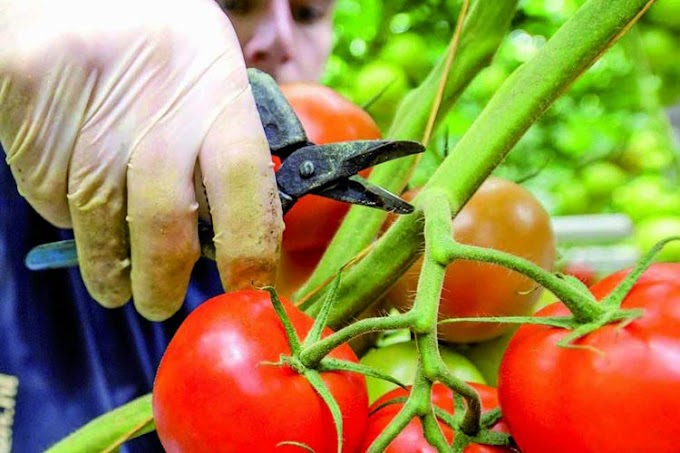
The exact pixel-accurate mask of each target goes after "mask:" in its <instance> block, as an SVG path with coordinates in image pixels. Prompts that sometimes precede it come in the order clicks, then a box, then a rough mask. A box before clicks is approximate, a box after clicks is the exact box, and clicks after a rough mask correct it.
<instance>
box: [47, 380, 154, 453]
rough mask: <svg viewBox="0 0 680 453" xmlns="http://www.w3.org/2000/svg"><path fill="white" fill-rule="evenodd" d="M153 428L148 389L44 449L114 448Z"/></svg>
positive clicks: (51, 452)
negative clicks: (145, 392) (142, 394)
mask: <svg viewBox="0 0 680 453" xmlns="http://www.w3.org/2000/svg"><path fill="white" fill-rule="evenodd" d="M154 429H155V425H154V422H153V410H152V407H151V394H150V393H149V394H146V395H144V396H141V397H139V398H137V399H134V400H132V401H130V402H129V403H127V404H125V405H123V406H120V407H118V408H116V409H114V410H112V411H110V412H107V413H105V414H103V415H101V416H99V417H97V418H95V419H94V420H92V421H90V422H89V423H87V424H86V425H84V426H83V427H81V428H80V429H78V430H77V431H75V432H74V433H73V434H71V435H69V436H68V437H65V438H64V439H62V440H60V441H59V442H58V443H56V444H54V445H53V446H52V447H50V448H49V449H48V450H47V452H49V453H62V452H63V453H70V452H74V451H101V452H103V451H115V449H117V448H118V447H120V446H121V445H123V443H125V442H126V441H128V440H130V439H133V438H135V437H138V436H141V435H142V434H146V433H149V432H151V431H153V430H154Z"/></svg>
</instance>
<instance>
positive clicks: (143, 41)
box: [0, 0, 283, 320]
mask: <svg viewBox="0 0 680 453" xmlns="http://www.w3.org/2000/svg"><path fill="white" fill-rule="evenodd" d="M0 42H2V43H3V44H2V46H0V141H1V142H2V145H3V147H4V148H5V151H6V154H7V161H8V163H9V165H10V166H11V169H12V173H13V175H14V177H15V179H16V182H17V186H18V188H19V191H20V193H21V194H22V195H23V196H25V197H26V198H27V199H28V201H29V202H30V203H31V204H32V205H33V207H34V208H35V209H36V210H37V211H38V212H39V213H40V214H41V215H42V216H44V217H45V218H46V219H47V220H48V221H50V222H51V223H53V224H55V225H57V226H60V227H64V228H70V227H72V228H73V230H74V234H75V238H76V244H77V250H78V256H79V261H80V269H81V273H82V276H83V279H84V281H85V284H86V285H87V288H88V290H89V291H90V293H91V294H92V296H93V297H94V298H95V299H97V300H98V301H99V302H100V303H101V304H102V305H104V306H107V307H117V306H120V305H122V304H125V303H126V302H127V301H128V300H129V299H130V297H131V295H132V296H133V297H134V301H135V305H136V307H137V309H138V311H139V312H140V313H141V314H142V315H144V316H145V317H147V318H149V319H152V320H162V319H165V318H167V317H169V316H170V315H172V314H173V313H174V312H176V311H177V310H178V309H179V307H180V305H181V303H182V300H183V298H184V296H185V293H186V289H187V285H188V282H189V277H190V273H191V270H192V268H193V265H194V263H195V261H196V260H197V259H198V257H199V255H200V246H199V241H198V234H197V218H198V212H199V202H198V201H197V200H205V198H206V197H207V199H208V200H209V202H210V203H209V215H210V216H211V217H212V223H213V227H214V231H215V246H216V260H217V263H218V268H219V271H220V274H221V277H222V283H223V285H224V286H225V289H228V290H231V289H238V288H241V287H249V286H250V285H252V284H256V285H259V284H267V283H269V282H270V281H271V280H272V277H273V275H274V272H275V266H276V263H277V259H278V247H279V242H280V237H281V231H282V229H283V221H282V215H281V206H280V202H279V198H278V192H277V188H276V181H275V178H274V173H273V168H272V163H271V157H270V155H269V149H268V146H267V141H266V138H265V135H264V132H263V129H262V126H261V124H260V121H259V116H258V113H257V109H256V107H255V104H254V101H253V98H252V95H251V92H250V88H249V85H248V79H247V75H246V70H245V65H244V62H243V56H242V53H241V49H240V47H239V43H238V40H237V38H236V35H235V34H234V32H233V29H232V28H231V25H230V23H229V21H228V19H227V18H226V16H224V15H223V13H222V12H221V11H220V9H219V7H218V6H217V5H216V4H214V2H213V1H212V0H143V1H140V0H117V1H112V2H110V1H99V0H60V1H54V0H0ZM196 169H198V170H196ZM195 170H196V171H195ZM195 174H197V175H198V174H200V175H202V178H198V179H197V183H196V184H195ZM195 187H198V190H195ZM203 190H205V193H204V194H203V193H201V192H202V191H203ZM202 207H203V208H205V210H206V212H208V211H207V207H206V206H202Z"/></svg>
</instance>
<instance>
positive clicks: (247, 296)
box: [153, 290, 368, 452]
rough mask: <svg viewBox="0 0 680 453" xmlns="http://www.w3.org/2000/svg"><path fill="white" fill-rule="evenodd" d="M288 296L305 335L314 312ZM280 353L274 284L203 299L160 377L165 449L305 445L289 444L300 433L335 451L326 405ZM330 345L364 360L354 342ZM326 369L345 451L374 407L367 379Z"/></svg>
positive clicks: (282, 342) (300, 438) (158, 402)
mask: <svg viewBox="0 0 680 453" xmlns="http://www.w3.org/2000/svg"><path fill="white" fill-rule="evenodd" d="M284 304H285V308H286V311H287V313H288V316H289V317H290V319H291V321H292V323H293V326H294V327H295V328H296V330H297V332H298V336H299V337H300V338H304V336H305V335H306V334H307V332H308V331H309V330H310V328H311V326H312V323H313V320H312V318H310V317H308V316H307V315H305V314H304V313H302V312H300V311H299V310H298V309H297V308H295V307H294V306H292V305H291V304H290V303H289V302H286V301H284ZM327 333H329V332H327ZM282 354H286V355H287V354H290V347H289V344H288V340H287V339H286V336H285V333H284V330H283V327H282V324H281V321H280V319H279V318H278V317H277V315H276V313H275V312H274V309H273V307H272V304H271V301H270V296H269V293H267V292H265V291H254V290H251V291H238V292H232V293H227V294H224V295H221V296H218V297H215V298H213V299H210V300H208V301H206V302H204V303H203V304H201V305H200V306H199V307H198V308H197V309H196V310H194V311H193V312H192V313H191V314H190V315H189V316H188V317H187V318H186V320H185V321H184V322H183V323H182V325H181V326H180V328H179V329H178V331H177V333H176V334H175V336H174V337H173V339H172V341H171V342H170V344H169V345H168V348H167V350H166V352H165V354H164V356H163V358H162V360H161V363H160V366H159V368H158V372H157V375H156V380H155V383H154V388H153V412H154V418H155V422H156V429H157V431H158V435H159V437H160V439H161V442H162V444H163V446H164V447H165V449H166V451H168V452H198V451H201V452H205V451H210V452H232V451H233V452H245V451H253V452H255V451H288V450H290V451H300V447H299V446H297V447H294V446H285V444H282V443H285V442H298V443H303V444H305V445H307V446H308V447H310V448H311V449H312V450H314V451H316V452H335V451H336V441H337V435H336V429H335V425H334V424H333V419H332V416H331V412H330V410H329V409H328V406H327V405H326V403H325V402H324V401H323V400H322V399H321V397H320V396H319V395H318V394H317V393H316V391H315V390H314V389H313V388H312V386H311V385H310V384H309V382H308V381H307V380H306V379H305V378H304V377H303V376H302V375H300V374H298V373H297V372H295V371H294V370H292V369H291V368H290V367H288V366H280V365H276V364H275V362H278V361H279V359H280V356H281V355H282ZM330 355H331V356H332V357H335V358H338V359H343V360H350V361H354V362H356V361H357V358H356V356H355V355H354V353H353V352H352V351H351V349H350V348H349V347H348V346H347V345H342V346H341V347H339V348H337V349H336V350H334V351H333V352H332V353H331V354H330ZM322 377H323V380H324V381H325V383H326V385H327V386H328V388H329V389H330V391H331V393H332V394H333V396H334V397H335V400H336V401H337V403H338V405H339V406H340V409H341V411H342V414H343V428H344V429H343V440H344V449H343V451H345V452H353V451H356V450H357V449H358V447H359V445H360V442H361V440H362V436H363V432H364V429H365V425H366V421H367V417H368V396H367V392H366V382H365V379H364V377H363V376H362V375H360V374H357V373H350V372H327V373H323V374H322Z"/></svg>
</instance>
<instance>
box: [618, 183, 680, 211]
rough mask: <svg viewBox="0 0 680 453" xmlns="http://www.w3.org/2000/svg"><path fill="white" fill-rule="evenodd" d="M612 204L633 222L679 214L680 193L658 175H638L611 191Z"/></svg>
mask: <svg viewBox="0 0 680 453" xmlns="http://www.w3.org/2000/svg"><path fill="white" fill-rule="evenodd" d="M612 206H613V207H614V209H616V210H617V211H619V212H623V213H624V214H628V216H630V218H631V219H633V221H634V222H639V221H641V220H643V219H647V218H653V217H658V216H663V215H671V216H676V215H680V193H679V192H678V191H677V190H675V189H674V188H673V187H672V185H671V184H669V183H668V181H666V180H665V179H663V177H661V176H659V175H643V176H639V177H637V178H635V179H633V180H632V181H630V182H629V183H628V184H626V185H623V186H621V187H619V188H617V189H616V190H614V191H613V192H612Z"/></svg>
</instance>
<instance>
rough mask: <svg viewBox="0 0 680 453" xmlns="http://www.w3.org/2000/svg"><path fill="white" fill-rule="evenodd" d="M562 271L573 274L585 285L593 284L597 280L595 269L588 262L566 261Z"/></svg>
mask: <svg viewBox="0 0 680 453" xmlns="http://www.w3.org/2000/svg"><path fill="white" fill-rule="evenodd" d="M562 272H563V273H564V274H567V275H573V276H574V277H576V278H578V279H579V280H581V282H583V284H584V285H587V286H591V285H594V284H595V283H596V282H597V271H596V270H595V269H594V268H593V267H592V266H591V265H590V264H588V263H578V262H573V263H567V264H566V265H565V266H564V269H563V270H562Z"/></svg>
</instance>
